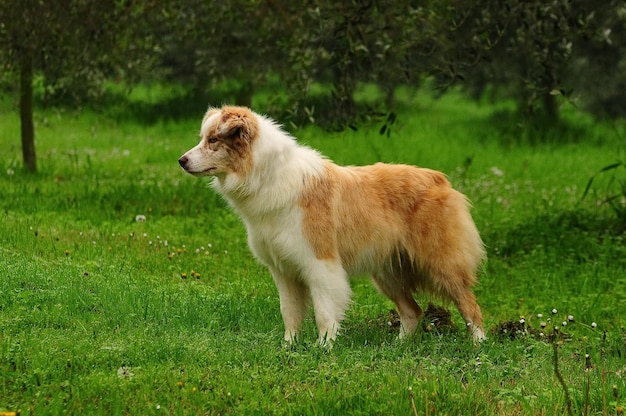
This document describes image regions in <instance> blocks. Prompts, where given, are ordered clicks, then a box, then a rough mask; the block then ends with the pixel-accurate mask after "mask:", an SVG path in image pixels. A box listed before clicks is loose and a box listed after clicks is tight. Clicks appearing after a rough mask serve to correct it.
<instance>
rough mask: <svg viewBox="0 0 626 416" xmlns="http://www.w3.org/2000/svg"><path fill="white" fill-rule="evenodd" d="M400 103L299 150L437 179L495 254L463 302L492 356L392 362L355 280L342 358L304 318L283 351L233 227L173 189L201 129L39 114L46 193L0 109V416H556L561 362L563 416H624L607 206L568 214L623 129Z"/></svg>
mask: <svg viewBox="0 0 626 416" xmlns="http://www.w3.org/2000/svg"><path fill="white" fill-rule="evenodd" d="M401 98H402V100H401V105H400V107H399V109H398V121H397V122H396V123H395V124H394V126H393V131H392V133H391V135H390V136H389V137H387V136H386V135H382V136H381V135H379V134H378V133H379V130H380V125H379V124H377V123H372V124H371V125H369V126H362V127H361V128H360V129H359V131H356V132H355V131H352V130H347V131H345V132H341V133H332V134H331V133H324V132H321V131H320V130H319V129H316V128H314V127H308V128H305V129H303V130H300V131H296V132H294V134H296V135H297V136H298V137H299V138H300V140H301V141H302V142H305V143H307V144H309V145H311V146H314V147H316V148H318V149H320V150H321V151H322V152H323V153H325V154H326V155H328V156H329V157H331V158H332V159H334V160H335V161H337V162H338V163H342V164H365V163H372V162H376V161H387V162H403V163H412V164H417V165H422V166H428V167H431V168H435V169H440V170H442V171H444V172H446V173H448V174H449V176H450V178H451V180H452V182H453V183H454V184H455V186H456V187H457V188H459V189H461V190H463V192H465V193H466V194H467V195H468V196H469V197H470V199H472V201H473V203H474V217H475V219H476V222H477V224H478V228H479V229H480V230H481V233H482V235H483V238H484V240H485V242H486V244H487V245H488V252H489V261H488V263H487V264H486V266H485V268H484V270H483V272H482V274H481V276H480V279H481V280H480V282H481V283H480V284H479V285H478V286H477V287H476V294H477V296H478V299H479V303H480V304H481V306H482V308H483V313H484V315H485V321H486V326H487V330H488V331H489V332H490V335H489V339H488V340H487V341H485V342H483V343H482V344H481V345H479V346H475V345H473V344H472V343H471V341H469V340H468V339H466V337H465V336H464V331H463V328H461V324H460V322H461V318H460V316H458V314H457V313H456V311H452V319H453V321H454V322H455V323H456V325H453V326H451V327H449V328H445V329H444V330H441V331H436V330H427V329H424V330H421V331H419V332H418V334H416V336H415V337H414V338H413V339H411V340H409V341H407V342H398V341H397V340H396V332H395V331H396V329H395V328H393V327H392V326H390V325H389V322H392V321H393V319H394V318H393V316H392V315H390V313H389V310H390V309H391V307H392V305H391V304H390V303H389V302H388V301H387V300H385V299H384V298H383V297H382V296H381V295H379V294H378V293H376V291H375V289H374V288H373V287H372V286H371V285H370V284H369V282H367V281H366V280H364V279H354V280H353V288H354V298H353V300H354V304H353V305H352V307H351V309H350V310H349V312H348V316H347V319H346V321H345V328H344V331H343V334H342V336H341V337H340V338H339V339H338V340H337V343H336V345H335V348H334V349H332V350H331V351H326V350H324V349H321V348H319V347H317V346H316V345H315V339H316V334H315V325H314V321H313V319H312V317H311V318H310V319H308V320H307V322H306V327H305V331H304V336H303V340H302V341H301V342H300V343H298V344H297V345H295V346H293V347H290V348H287V347H285V346H284V345H283V344H282V342H281V338H282V322H281V318H280V313H279V310H278V309H279V308H278V298H277V294H276V290H275V288H274V285H273V283H272V280H271V278H270V276H269V274H268V272H267V271H266V270H265V269H264V268H262V267H260V266H259V265H258V264H257V263H256V262H255V260H254V259H253V258H252V256H251V255H250V253H249V251H248V249H247V247H246V236H245V229H244V227H243V226H242V224H241V223H240V222H239V220H238V218H236V216H234V214H232V213H231V212H230V211H229V210H228V209H227V208H226V206H225V205H224V203H223V202H222V201H221V200H220V199H219V198H218V197H216V196H215V195H214V194H213V192H212V191H211V190H209V189H207V186H206V183H205V182H204V181H202V180H196V179H194V178H191V177H188V176H185V175H184V173H182V172H181V170H180V169H179V168H178V167H177V163H176V159H177V158H178V156H179V155H180V154H182V153H183V152H184V151H185V150H187V149H188V148H189V147H191V146H192V145H194V144H195V141H196V133H197V130H198V124H199V120H200V117H201V116H202V113H203V110H204V109H203V108H198V111H197V114H195V117H193V118H190V119H181V120H169V121H163V120H162V121H155V122H154V123H152V124H150V125H142V124H138V123H135V122H133V121H132V120H123V121H116V118H114V117H111V116H106V115H102V114H94V113H92V112H89V111H83V112H77V113H74V112H71V111H65V112H63V111H53V110H46V111H40V112H38V115H37V120H36V127H37V135H38V136H37V145H38V152H39V165H40V173H39V174H37V175H27V174H23V173H22V171H21V169H20V167H19V166H20V163H19V157H20V151H19V125H18V117H17V115H16V114H15V113H14V112H12V111H8V110H10V108H9V107H8V106H7V105H6V104H5V105H4V109H5V110H7V111H4V112H3V113H1V114H0V146H1V147H2V148H3V149H5V151H4V152H3V153H1V154H0V195H1V197H0V217H1V219H0V328H1V332H0V411H2V410H5V411H9V412H20V413H21V414H24V415H27V414H37V415H39V414H60V413H70V414H148V415H149V414H177V415H184V414H228V413H235V414H357V415H358V414H367V415H370V414H419V415H426V414H428V415H430V414H438V415H439V414H440V415H445V414H451V415H452V414H483V415H492V414H498V415H518V414H519V415H537V414H546V415H552V414H565V413H566V412H567V403H566V399H565V389H564V388H563V386H562V385H561V383H560V382H559V380H558V379H557V377H556V373H555V368H554V361H553V359H554V357H555V355H554V354H555V352H554V351H555V350H554V349H553V346H554V345H555V343H556V347H557V348H556V351H557V354H558V355H557V357H556V358H557V362H558V364H559V368H560V373H561V374H562V375H563V380H564V382H565V385H566V386H567V392H568V393H569V396H570V397H571V408H572V412H573V413H574V414H603V415H604V414H607V415H615V414H621V413H620V412H623V408H624V407H625V406H626V380H625V377H624V372H625V371H626V366H625V365H624V356H626V345H625V337H626V332H625V330H624V325H625V317H626V284H625V283H626V273H625V272H626V244H625V242H624V233H623V228H621V227H622V225H621V224H619V223H618V222H616V221H615V220H614V218H613V217H612V216H611V211H610V210H609V208H607V207H606V206H602V205H598V204H597V203H596V201H598V200H601V196H597V197H595V198H594V197H592V196H593V195H591V194H590V195H589V196H588V197H587V198H586V199H585V201H583V202H581V196H582V192H583V190H584V187H585V185H586V183H587V181H588V180H589V178H590V177H591V176H592V175H593V174H594V173H596V172H597V171H598V169H599V168H601V167H603V166H606V165H607V164H609V163H611V162H612V161H613V160H615V159H617V158H619V156H620V153H619V149H620V148H621V147H623V146H624V143H623V142H620V137H624V125H623V124H616V125H609V124H603V123H594V122H593V121H591V120H588V119H586V118H585V117H582V116H581V115H580V114H578V113H571V114H570V113H567V112H566V113H565V115H564V117H565V119H566V121H567V122H566V123H565V124H564V126H566V127H563V126H561V127H556V128H550V129H538V128H536V127H533V126H528V125H521V126H520V125H517V124H516V122H514V121H511V120H510V119H508V118H507V117H506V113H505V112H503V111H504V110H505V109H504V108H499V107H497V106H494V105H490V104H486V103H483V104H479V105H477V104H472V103H468V102H466V101H464V100H463V99H462V98H460V97H459V96H457V95H453V94H451V95H447V96H445V97H444V98H443V99H440V100H434V99H432V98H429V97H428V96H422V95H419V96H418V97H417V98H414V97H408V96H405V97H401ZM116 111H117V110H116ZM620 146H621V147H620ZM616 149H618V150H616ZM600 179H601V178H600ZM143 218H145V221H143ZM430 300H431V299H429V298H420V301H421V303H422V304H424V305H425V304H427V303H428V301H430ZM444 306H449V305H444ZM452 309H454V308H452ZM552 309H557V312H556V313H555V314H552V312H551V311H552ZM538 314H542V316H541V317H539V316H538ZM568 315H572V316H573V317H574V320H573V321H568V318H567V317H568ZM521 316H523V317H524V319H525V324H524V325H523V327H522V326H521V324H519V320H520V317H521ZM563 321H566V322H567V325H566V326H562V322H563ZM542 322H545V323H546V328H545V329H542V327H541V323H542ZM592 323H595V325H592ZM554 326H556V327H558V328H560V335H559V337H553V336H552V331H553V329H552V328H553V327H554ZM515 328H517V329H520V330H521V332H519V333H516V334H514V333H513V332H514V331H513V330H514V329H515ZM504 329H507V330H508V332H507V333H503V330H504ZM539 332H543V333H544V336H543V337H542V336H541V335H539ZM586 354H588V355H589V359H590V360H591V362H590V363H589V362H588V361H587V360H586V358H585V355H586ZM589 364H591V365H589Z"/></svg>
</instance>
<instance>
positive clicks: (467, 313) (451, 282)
mask: <svg viewBox="0 0 626 416" xmlns="http://www.w3.org/2000/svg"><path fill="white" fill-rule="evenodd" d="M468 276H469V275H468V274H467V273H466V272H464V271H458V272H456V273H454V274H443V275H442V276H441V278H440V279H439V280H438V282H440V285H441V288H442V289H443V292H444V295H445V296H446V297H448V298H450V299H451V300H452V301H453V302H454V304H455V305H456V307H457V309H458V310H459V312H460V313H461V316H462V317H463V319H464V320H465V322H466V324H467V330H468V333H469V334H470V335H471V336H472V338H474V340H475V341H482V340H484V339H485V332H484V329H483V317H482V313H481V311H480V307H479V306H478V303H476V296H474V294H473V293H472V291H471V289H470V284H469V283H468V282H472V281H473V280H474V279H473V278H469V277H468Z"/></svg>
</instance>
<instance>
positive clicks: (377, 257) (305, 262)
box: [179, 106, 485, 344]
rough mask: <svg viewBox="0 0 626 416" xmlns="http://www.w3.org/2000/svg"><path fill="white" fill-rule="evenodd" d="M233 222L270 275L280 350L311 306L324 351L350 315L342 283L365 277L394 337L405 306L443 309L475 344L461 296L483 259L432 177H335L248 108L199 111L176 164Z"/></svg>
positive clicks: (388, 170) (459, 200) (405, 173)
mask: <svg viewBox="0 0 626 416" xmlns="http://www.w3.org/2000/svg"><path fill="white" fill-rule="evenodd" d="M179 163H180V165H181V166H182V167H183V169H184V170H185V171H186V172H188V173H190V174H191V175H194V176H213V182H212V185H213V187H214V188H215V190H217V192H219V193H220V194H221V195H223V196H224V198H225V199H226V200H227V201H228V202H229V203H230V205H231V206H232V207H233V208H234V210H235V211H236V212H237V213H238V214H239V215H240V216H241V218H242V219H243V221H244V222H245V225H246V227H247V230H248V243H249V245H250V249H251V250H252V252H253V253H254V255H255V256H256V257H257V258H258V259H259V260H260V261H261V262H262V263H263V264H265V265H266V266H267V267H268V268H269V269H270V271H271V273H272V276H273V278H274V282H275V283H276V286H277V288H278V294H279V296H280V310H281V313H282V317H283V321H284V324H285V340H287V341H289V342H293V341H294V339H295V338H296V337H297V335H298V330H299V327H300V324H301V322H302V320H303V319H304V317H305V315H306V313H307V310H308V307H309V305H310V304H311V303H312V304H313V309H314V312H315V320H316V323H317V327H318V330H319V342H320V343H321V344H330V343H332V341H333V340H335V338H336V336H337V333H338V331H339V328H340V324H341V321H342V320H343V318H344V314H345V311H346V309H347V308H348V305H349V303H350V296H351V290H350V286H349V281H348V276H349V275H356V274H363V273H367V274H370V275H371V277H372V280H373V282H374V284H375V285H376V287H377V288H378V289H379V290H380V291H381V292H382V293H383V294H385V295H386V296H387V297H389V299H391V300H392V301H393V302H394V303H395V305H396V306H397V308H398V313H399V315H400V321H401V330H400V337H403V336H405V335H407V334H412V333H413V332H414V331H415V329H416V328H417V325H418V320H419V318H420V316H421V315H422V310H421V308H420V307H419V306H418V304H417V303H416V302H415V299H414V298H413V294H414V293H415V292H419V291H426V292H429V293H431V294H434V295H437V296H440V297H442V298H444V299H449V300H452V301H453V302H454V303H455V305H456V307H457V308H458V309H459V311H460V313H461V315H462V316H463V318H464V319H465V321H466V322H467V326H468V329H469V333H470V334H471V335H472V336H473V337H474V339H476V340H480V339H483V338H484V336H485V335H484V331H483V326H482V315H481V312H480V308H479V306H478V304H477V303H476V299H475V297H474V294H473V293H472V291H471V290H470V288H471V286H472V285H473V284H474V283H475V282H476V271H477V268H478V267H479V265H480V263H481V261H482V260H483V258H484V256H485V251H484V248H483V243H482V241H481V239H480V236H479V234H478V231H477V230H476V226H475V225H474V222H473V220H472V218H471V216H470V214H469V203H468V201H467V199H466V198H465V196H463V194H461V193H459V192H457V191H456V190H454V189H452V187H451V186H450V183H449V182H448V180H447V179H446V177H445V176H444V174H442V173H440V172H437V171H433V170H429V169H421V168H417V167H413V166H407V165H390V164H383V163H377V164H375V165H372V166H363V167H351V166H350V167H343V166H338V165H336V164H334V163H332V162H331V161H330V160H328V159H326V158H324V157H323V156H322V155H320V154H319V153H318V152H316V151H315V150H313V149H310V148H308V147H305V146H301V145H299V144H297V143H296V141H295V139H294V138H293V137H292V136H290V135H288V134H287V133H285V132H284V131H283V130H282V129H281V128H280V127H279V126H278V125H277V124H276V123H275V122H274V121H272V120H271V119H269V118H267V117H264V116H261V115H258V114H256V113H253V112H252V111H251V110H249V109H248V108H243V107H232V106H226V107H223V108H221V109H216V108H211V109H209V110H208V112H207V113H206V115H205V116H204V119H203V120H202V125H201V129H200V143H199V144H198V145H197V146H196V147H194V148H193V149H191V150H189V151H188V152H187V153H185V154H184V155H183V156H182V157H181V158H180V159H179Z"/></svg>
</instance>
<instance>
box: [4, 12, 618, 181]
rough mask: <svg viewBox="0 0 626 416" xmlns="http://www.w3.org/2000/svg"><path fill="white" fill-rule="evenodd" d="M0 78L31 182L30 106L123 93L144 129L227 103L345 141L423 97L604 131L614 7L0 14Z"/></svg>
mask: <svg viewBox="0 0 626 416" xmlns="http://www.w3.org/2000/svg"><path fill="white" fill-rule="evenodd" d="M0 68H1V73H0V74H1V75H0V89H1V90H2V92H3V95H4V96H6V97H11V99H12V100H14V103H15V104H16V106H15V107H16V108H17V107H19V111H20V116H21V126H22V147H23V151H24V159H25V164H26V166H27V167H29V168H31V170H34V169H35V162H34V155H33V157H32V159H33V161H30V162H29V160H30V158H29V152H30V150H29V149H30V147H31V145H30V144H29V143H31V142H32V137H33V126H32V113H33V105H36V106H38V105H41V106H55V105H71V106H84V105H89V106H92V107H93V106H110V104H111V103H112V102H119V101H120V100H125V99H127V97H128V93H129V91H132V90H133V88H134V87H136V86H137V85H142V86H144V87H148V88H147V91H148V94H150V93H154V94H155V95H158V94H161V95H160V96H159V97H158V98H159V99H161V101H162V104H163V106H162V107H154V106H152V107H150V108H142V107H141V106H139V105H137V106H135V107H132V108H126V109H125V111H126V112H128V113H130V114H128V115H129V116H133V117H144V118H146V120H148V121H150V120H152V119H155V118H164V117H182V116H184V115H185V114H186V113H187V114H189V112H191V113H193V114H195V115H197V112H198V110H197V109H198V108H199V107H198V103H201V105H200V108H205V107H206V105H207V104H211V105H220V104H222V103H233V104H239V105H247V106H251V105H252V106H253V107H261V108H257V109H258V110H259V111H261V112H264V113H269V114H271V115H272V116H274V117H276V118H280V120H281V122H285V123H291V124H292V125H295V126H301V125H303V124H306V123H310V122H315V123H316V124H319V125H321V126H323V127H325V128H328V129H333V130H335V129H343V128H346V127H352V128H356V126H357V125H358V123H359V121H362V120H363V119H368V118H372V117H387V120H389V117H390V116H391V120H392V121H393V117H395V116H394V113H393V111H394V106H395V94H396V92H397V91H398V89H399V88H404V89H408V90H409V91H412V90H418V89H419V88H424V86H425V85H427V86H428V87H434V88H435V91H436V93H437V94H444V93H445V92H446V91H447V90H449V89H450V88H455V89H458V90H462V91H463V92H464V93H466V94H467V96H468V97H470V98H472V99H483V100H484V99H487V100H502V99H508V100H510V101H511V102H512V103H514V111H515V112H516V113H517V114H521V115H523V116H524V117H526V118H527V119H541V120H542V121H547V122H558V119H559V110H560V108H561V107H562V105H563V104H564V103H565V104H571V105H574V106H576V107H577V108H580V109H582V110H583V111H586V112H590V113H591V114H593V115H595V116H597V117H602V118H607V117H608V118H619V117H623V116H624V115H625V114H626V5H625V3H624V2H623V1H618V0H606V1H602V2H598V1H595V0H553V1H546V0H504V1H500V0H498V1H495V0H422V1H415V0H394V1H377V0H370V1H365V0H363V1H355V0H352V1H341V2H337V1H325V0H318V1H306V0H289V1H287V0H263V1H260V0H259V1H256V0H229V1H200V0H189V1H177V0H159V1H156V0H140V1H132V0H98V1H95V0H54V1H45V0H20V1H15V0H0ZM165 86H166V89H167V93H166V94H164V95H163V94H162V90H163V88H165ZM365 86H366V87H367V88H368V90H367V91H368V93H367V94H359V91H362V89H363V88H364V87H365ZM151 91H152V92H151ZM360 97H361V98H360ZM162 98H165V99H164V100H163V99H162ZM259 103H262V104H259ZM32 148H33V152H34V145H32Z"/></svg>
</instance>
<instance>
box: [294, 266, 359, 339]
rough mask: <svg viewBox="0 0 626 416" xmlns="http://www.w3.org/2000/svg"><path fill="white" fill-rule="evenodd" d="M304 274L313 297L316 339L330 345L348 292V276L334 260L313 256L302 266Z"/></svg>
mask: <svg viewBox="0 0 626 416" xmlns="http://www.w3.org/2000/svg"><path fill="white" fill-rule="evenodd" d="M304 277H305V279H306V281H307V282H308V285H309V290H310V292H311V299H312V301H313V309H314V311H315V322H316V324H317V329H318V331H319V340H318V342H319V344H320V345H322V346H327V347H332V344H333V342H334V341H335V339H336V338H337V334H338V332H339V328H340V325H341V321H342V320H343V318H344V316H345V312H346V309H347V308H348V305H349V303H350V297H351V296H352V291H351V289H350V285H349V282H348V276H347V274H346V272H345V270H344V269H343V267H342V266H341V264H339V263H338V262H335V261H332V260H317V261H316V262H315V263H314V264H312V265H309V267H307V268H306V275H305V276H304Z"/></svg>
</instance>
